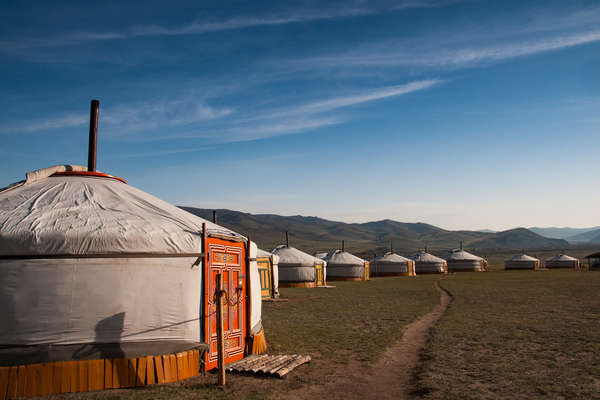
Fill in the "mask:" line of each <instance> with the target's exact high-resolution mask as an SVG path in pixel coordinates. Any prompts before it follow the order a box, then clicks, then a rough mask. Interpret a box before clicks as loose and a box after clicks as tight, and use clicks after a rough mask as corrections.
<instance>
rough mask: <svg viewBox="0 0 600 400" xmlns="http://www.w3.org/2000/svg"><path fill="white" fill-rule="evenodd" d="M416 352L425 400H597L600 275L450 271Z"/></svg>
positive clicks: (549, 272)
mask: <svg viewBox="0 0 600 400" xmlns="http://www.w3.org/2000/svg"><path fill="white" fill-rule="evenodd" d="M442 286H444V287H445V288H447V289H448V290H449V291H450V292H451V293H452V294H453V295H454V302H453V304H452V305H451V306H450V308H449V309H448V311H447V313H446V315H445V316H444V317H443V318H442V320H441V321H440V322H439V324H438V326H437V327H436V328H435V329H434V333H433V336H432V338H431V339H430V340H429V342H428V344H427V345H426V347H425V349H424V351H423V358H424V360H425V361H424V364H423V366H422V368H421V370H420V372H419V375H418V384H419V386H420V389H421V390H420V393H419V395H422V396H423V397H425V398H427V399H514V398H528V399H529V398H540V399H541V398H568V399H574V398H579V399H590V398H600V395H599V393H600V358H599V357H598V354H600V296H598V293H599V290H600V273H596V272H581V271H575V270H553V271H497V272H490V273H487V274H456V275H452V276H449V277H448V278H447V279H445V280H444V281H443V282H442Z"/></svg>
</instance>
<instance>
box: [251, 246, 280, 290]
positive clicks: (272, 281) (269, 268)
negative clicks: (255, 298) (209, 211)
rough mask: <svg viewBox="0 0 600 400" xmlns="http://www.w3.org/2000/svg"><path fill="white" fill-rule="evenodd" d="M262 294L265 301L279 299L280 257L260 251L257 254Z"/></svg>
mask: <svg viewBox="0 0 600 400" xmlns="http://www.w3.org/2000/svg"><path fill="white" fill-rule="evenodd" d="M256 263H257V265H258V275H259V276H260V292H261V296H262V298H263V300H265V299H274V298H277V297H279V256H278V255H277V254H273V253H269V252H268V251H265V250H262V249H258V252H257V253H256Z"/></svg>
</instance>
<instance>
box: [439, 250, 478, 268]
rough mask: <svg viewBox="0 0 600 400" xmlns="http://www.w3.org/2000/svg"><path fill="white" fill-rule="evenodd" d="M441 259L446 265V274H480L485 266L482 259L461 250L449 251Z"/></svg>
mask: <svg viewBox="0 0 600 400" xmlns="http://www.w3.org/2000/svg"><path fill="white" fill-rule="evenodd" d="M443 258H444V260H446V263H447V264H448V272H481V271H485V269H486V266H487V262H486V261H485V260H484V259H483V258H481V257H479V256H476V255H475V254H471V253H469V252H468V251H465V250H463V249H462V248H460V249H454V250H450V251H449V252H448V253H447V254H446V255H444V257H443Z"/></svg>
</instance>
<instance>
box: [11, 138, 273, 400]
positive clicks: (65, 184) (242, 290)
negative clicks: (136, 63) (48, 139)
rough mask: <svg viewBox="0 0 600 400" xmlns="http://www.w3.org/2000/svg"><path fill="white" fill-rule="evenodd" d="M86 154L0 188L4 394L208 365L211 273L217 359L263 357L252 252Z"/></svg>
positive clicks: (70, 388) (109, 383)
mask: <svg viewBox="0 0 600 400" xmlns="http://www.w3.org/2000/svg"><path fill="white" fill-rule="evenodd" d="M90 132H91V129H90ZM91 136H92V135H91V134H90V137H91ZM95 142H96V140H95V138H94V140H93V143H94V144H95ZM90 143H92V140H90ZM90 147H92V146H90ZM90 154H92V151H90ZM93 154H94V156H90V159H92V158H93V162H91V161H90V162H89V165H88V167H87V168H85V167H79V166H56V167H51V168H46V169H43V170H38V171H35V172H32V173H28V174H27V178H26V179H25V180H24V181H21V182H18V183H16V184H13V185H11V186H9V187H8V188H5V189H1V190H0V310H2V316H1V323H0V398H14V397H31V396H38V395H47V394H54V393H64V392H83V391H89V390H102V389H109V388H123V387H132V386H143V385H150V384H154V383H163V382H173V381H177V380H181V379H185V378H188V377H191V376H195V375H197V374H198V372H199V367H200V366H201V365H203V366H204V368H205V369H207V370H210V369H212V368H214V367H216V364H217V344H216V340H217V336H216V323H217V321H216V315H215V310H216V305H215V304H214V302H213V299H214V293H215V291H216V288H215V279H216V276H217V275H218V274H221V276H222V277H223V281H224V283H225V285H224V288H223V289H224V290H225V291H226V292H227V294H228V298H229V302H228V305H227V306H226V307H227V310H226V313H225V315H226V316H227V320H226V321H224V322H225V324H224V325H225V335H226V337H227V351H226V354H225V360H226V362H233V361H235V360H238V359H240V358H242V357H243V356H244V354H245V353H252V352H259V351H262V350H264V348H265V342H264V332H263V328H262V324H261V296H260V281H259V276H258V269H257V266H256V262H254V261H252V262H251V261H250V260H251V259H253V258H256V252H257V247H256V245H255V244H254V243H249V241H248V240H247V239H246V238H245V237H243V236H242V235H239V234H238V233H235V232H233V231H231V230H229V229H226V228H224V227H221V226H218V225H216V224H213V223H211V222H209V221H206V220H204V219H201V218H199V217H196V216H194V215H192V214H190V213H188V212H186V211H183V210H181V209H179V208H177V207H175V206H174V205H172V204H169V203H167V202H164V201H162V200H160V199H158V198H156V197H154V196H152V195H150V194H148V193H145V192H143V191H141V190H139V189H136V188H134V187H132V186H130V185H128V184H127V183H126V182H125V180H123V179H121V178H118V177H115V176H111V175H107V174H103V173H100V172H96V170H95V149H94V151H93Z"/></svg>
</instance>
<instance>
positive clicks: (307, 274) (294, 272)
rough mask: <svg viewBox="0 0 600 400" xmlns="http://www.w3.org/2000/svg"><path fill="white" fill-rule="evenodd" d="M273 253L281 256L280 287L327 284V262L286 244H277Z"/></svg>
mask: <svg viewBox="0 0 600 400" xmlns="http://www.w3.org/2000/svg"><path fill="white" fill-rule="evenodd" d="M272 253H273V254H276V255H277V256H279V286H280V287H315V286H325V285H326V281H327V269H326V267H327V262H325V261H323V260H321V259H320V258H317V257H314V256H311V255H310V254H308V253H305V252H303V251H300V250H298V249H296V248H295V247H289V246H286V245H280V246H277V247H276V248H275V249H273V251H272Z"/></svg>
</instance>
